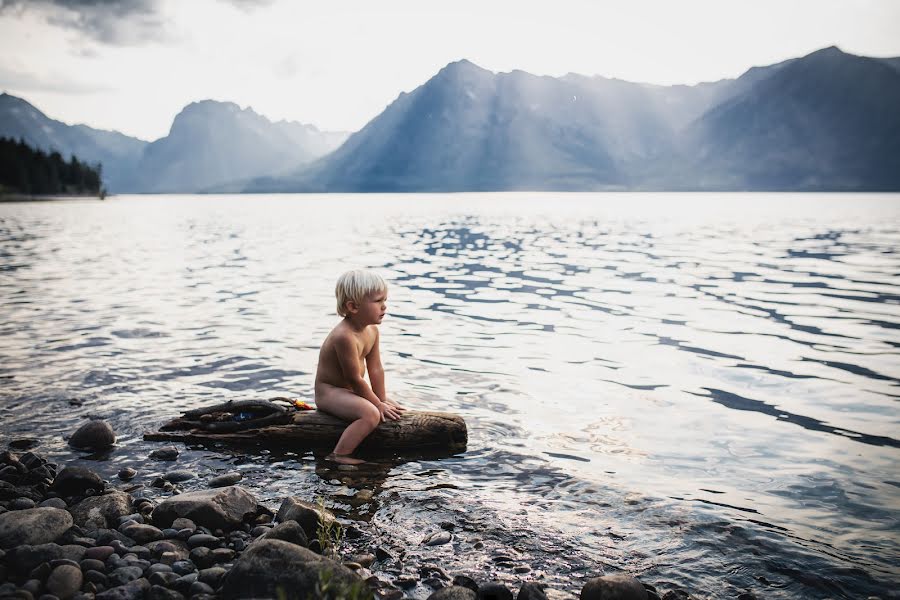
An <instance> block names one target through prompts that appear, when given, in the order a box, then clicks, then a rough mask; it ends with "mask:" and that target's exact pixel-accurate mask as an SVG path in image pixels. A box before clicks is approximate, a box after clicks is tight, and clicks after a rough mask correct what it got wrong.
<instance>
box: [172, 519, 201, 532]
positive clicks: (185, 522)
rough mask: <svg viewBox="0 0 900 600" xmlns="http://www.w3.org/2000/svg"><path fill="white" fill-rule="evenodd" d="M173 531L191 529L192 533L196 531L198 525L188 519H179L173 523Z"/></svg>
mask: <svg viewBox="0 0 900 600" xmlns="http://www.w3.org/2000/svg"><path fill="white" fill-rule="evenodd" d="M172 529H178V530H181V529H190V530H191V531H196V530H197V524H196V523H194V522H193V521H191V520H190V519H186V518H185V517H178V518H177V519H175V520H174V521H172Z"/></svg>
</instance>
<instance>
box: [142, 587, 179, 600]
mask: <svg viewBox="0 0 900 600" xmlns="http://www.w3.org/2000/svg"><path fill="white" fill-rule="evenodd" d="M147 600H184V596H183V595H182V594H179V593H178V592H176V591H175V590H170V589H168V588H166V587H163V586H162V585H154V586H153V587H151V588H150V591H149V592H147Z"/></svg>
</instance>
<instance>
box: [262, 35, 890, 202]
mask: <svg viewBox="0 0 900 600" xmlns="http://www.w3.org/2000/svg"><path fill="white" fill-rule="evenodd" d="M897 64H898V60H897V59H874V58H867V57H859V56H854V55H850V54H846V53H844V52H842V51H841V50H839V49H838V48H836V47H830V48H825V49H823V50H819V51H817V52H813V53H811V54H809V55H807V56H804V57H801V58H796V59H790V60H787V61H784V62H781V63H778V64H775V65H769V66H764V67H754V68H752V69H750V70H748V71H747V72H746V73H744V74H743V75H742V76H741V77H739V78H738V79H735V80H722V81H719V82H714V83H704V84H699V85H696V86H669V87H666V86H654V85H648V84H639V83H630V82H626V81H620V80H614V79H606V78H603V77H583V76H579V75H572V74H570V75H566V76H564V77H561V78H553V77H539V76H535V75H531V74H528V73H525V72H522V71H513V72H511V73H499V74H495V73H492V72H490V71H486V70H484V69H482V68H480V67H478V66H477V65H474V64H473V63H471V62H469V61H466V60H463V61H458V62H455V63H451V64H449V65H447V66H446V67H445V68H444V69H442V70H441V71H440V72H438V73H437V74H436V75H435V76H434V77H432V78H431V79H430V80H429V81H427V82H426V83H424V84H423V85H421V86H420V87H418V88H416V89H415V90H413V91H412V92H410V93H408V94H405V93H404V94H401V95H400V96H399V97H398V98H397V99H396V100H395V101H394V102H393V103H392V104H391V105H389V106H388V107H387V108H386V109H385V110H384V111H383V112H382V113H381V114H380V115H378V116H377V117H375V118H374V119H373V120H372V121H370V122H369V123H368V124H367V125H366V126H365V127H363V129H362V130H360V131H359V132H357V133H355V134H353V135H352V136H350V138H349V139H348V140H347V142H346V143H345V144H344V145H343V146H341V147H340V148H339V149H338V150H336V151H335V152H333V153H331V154H329V155H326V156H325V157H323V158H321V159H319V160H317V161H315V162H313V163H311V164H309V165H307V166H306V167H304V168H301V169H298V170H296V171H294V172H293V173H292V174H290V175H287V176H282V177H266V178H259V179H256V180H254V181H253V182H251V183H250V184H249V185H247V186H246V187H245V188H244V191H248V192H267V191H278V192H375V191H377V192H385V191H400V192H406V191H474V190H629V189H632V190H640V189H649V190H669V189H671V190H757V189H758V190H832V189H833V190H900V162H898V161H900V110H898V109H897V108H896V107H897V106H900V95H898V94H897V91H896V90H897V86H900V70H898V69H897V68H896V67H897Z"/></svg>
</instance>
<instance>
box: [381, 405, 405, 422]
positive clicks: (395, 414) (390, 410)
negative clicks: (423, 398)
mask: <svg viewBox="0 0 900 600" xmlns="http://www.w3.org/2000/svg"><path fill="white" fill-rule="evenodd" d="M398 409H399V410H398ZM403 410H404V409H402V408H400V407H399V406H396V405H393V404H388V403H387V402H382V403H381V404H380V405H379V406H378V411H379V412H380V413H381V420H382V421H386V420H388V419H390V420H392V421H397V420H399V419H400V413H401V412H402V411H403Z"/></svg>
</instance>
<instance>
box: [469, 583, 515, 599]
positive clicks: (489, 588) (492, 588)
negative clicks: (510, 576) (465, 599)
mask: <svg viewBox="0 0 900 600" xmlns="http://www.w3.org/2000/svg"><path fill="white" fill-rule="evenodd" d="M476 597H477V598H478V600H513V594H512V592H511V591H509V588H507V587H506V586H505V585H503V584H502V583H497V582H494V581H492V582H489V583H485V584H482V585H479V586H478V592H477V593H476Z"/></svg>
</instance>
